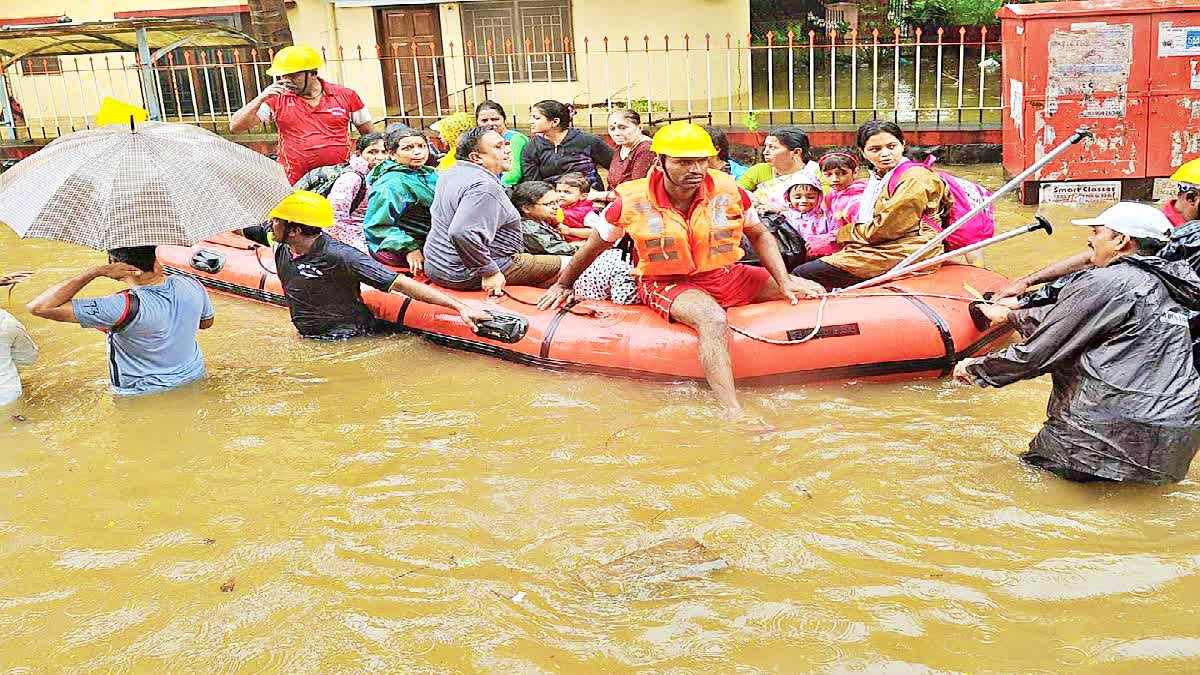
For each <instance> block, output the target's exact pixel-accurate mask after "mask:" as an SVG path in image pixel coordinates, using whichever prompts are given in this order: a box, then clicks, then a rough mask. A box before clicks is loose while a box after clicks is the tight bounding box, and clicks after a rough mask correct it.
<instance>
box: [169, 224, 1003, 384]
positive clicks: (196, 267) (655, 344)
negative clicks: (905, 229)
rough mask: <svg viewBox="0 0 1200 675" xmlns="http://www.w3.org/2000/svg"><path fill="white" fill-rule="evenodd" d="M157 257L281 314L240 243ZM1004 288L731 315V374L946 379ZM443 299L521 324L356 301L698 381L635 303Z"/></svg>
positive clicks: (958, 280)
mask: <svg viewBox="0 0 1200 675" xmlns="http://www.w3.org/2000/svg"><path fill="white" fill-rule="evenodd" d="M158 257H159V259H160V260H161V262H162V264H163V266H164V267H165V268H166V271H167V272H168V273H170V274H185V275H188V276H190V277H193V278H195V279H197V280H199V281H200V282H201V283H203V284H204V285H205V286H207V287H209V288H211V289H213V290H215V291H220V292H222V293H228V294H230V295H236V296H239V297H243V298H249V299H252V300H257V301H260V302H265V303H268V304H272V305H279V306H285V300H284V297H283V289H282V287H281V286H280V282H279V278H278V277H277V276H276V275H275V273H274V268H275V261H274V258H273V256H272V253H271V250H270V249H269V248H267V247H265V246H261V245H259V244H256V243H253V242H251V241H249V240H247V239H244V238H242V237H239V236H234V235H222V236H220V237H217V238H215V239H211V240H207V241H204V242H202V243H200V244H199V245H197V246H195V247H191V248H188V247H182V246H160V247H159V249H158ZM205 269H207V270H209V271H205ZM1006 282H1007V280H1006V279H1005V278H1004V277H1003V276H1001V275H999V274H997V273H995V272H992V271H990V270H986V269H981V268H978V267H971V266H967V265H945V266H943V267H942V268H941V269H939V270H938V271H936V272H934V273H932V274H923V275H915V276H912V277H908V278H902V279H899V280H897V281H895V282H893V283H889V284H887V285H885V286H881V287H877V288H870V289H865V290H863V291H861V292H852V293H849V294H845V295H838V296H832V297H829V298H827V299H826V300H824V301H822V300H818V299H805V300H802V301H800V302H799V303H797V304H796V305H791V304H789V303H787V302H784V301H778V302H769V303H764V304H759V305H750V306H746V307H736V308H733V309H731V310H730V311H729V324H730V327H731V329H732V331H733V334H731V336H730V341H729V346H730V351H731V354H732V357H733V369H734V376H735V377H736V378H737V379H738V380H771V381H784V382H819V381H838V380H848V379H873V380H907V379H921V378H936V377H942V376H945V375H948V374H949V373H950V371H951V369H952V368H953V366H954V363H955V362H956V361H958V360H960V359H963V358H966V357H968V356H972V355H976V354H979V353H982V352H984V351H986V350H987V349H988V348H989V347H990V346H992V345H993V344H994V343H996V342H998V341H1000V340H1002V339H1004V338H1005V337H1007V336H1008V335H1009V333H1010V332H1011V331H1010V329H1008V328H1007V327H996V328H992V329H989V330H987V331H983V332H981V331H980V330H979V329H977V328H976V326H975V324H974V322H973V321H972V320H971V318H970V315H969V313H968V306H969V303H970V301H971V300H972V299H973V298H972V297H971V291H972V290H978V291H979V292H986V291H988V290H994V289H996V288H999V287H1000V286H1002V285H1003V284H1005V283H1006ZM447 292H448V293H449V294H451V295H454V296H456V297H459V298H461V299H463V300H465V301H467V302H470V303H474V304H475V305H476V306H479V307H482V308H485V309H488V310H490V311H494V312H497V313H503V314H509V315H520V316H523V317H525V318H526V319H527V320H528V327H527V329H525V330H524V333H523V335H522V336H521V337H520V339H517V340H516V341H515V342H511V343H508V342H503V341H500V340H493V339H488V338H484V337H480V336H477V335H475V334H474V333H472V332H471V331H470V329H468V328H467V327H466V326H465V325H464V324H463V323H462V321H461V320H460V319H459V317H458V314H457V313H456V312H453V311H451V310H448V309H446V308H443V307H437V306H434V305H428V304H425V303H422V302H416V301H413V300H412V299H410V298H408V297H406V296H404V295H401V294H399V293H383V292H380V291H377V290H375V289H372V288H368V287H366V286H364V287H363V299H364V301H365V302H366V304H367V306H368V307H370V309H371V311H372V312H374V313H375V315H376V316H377V317H378V318H380V319H382V320H384V321H386V322H389V323H391V324H394V325H395V326H396V327H397V328H398V329H401V330H404V331H408V332H412V333H416V334H418V335H422V336H424V337H426V338H429V339H430V340H432V341H434V342H436V343H438V344H442V345H446V346H448V347H454V348H456V349H465V350H468V351H473V352H478V353H481V354H488V355H492V356H497V357H500V358H504V359H508V360H510V361H515V362H518V363H524V364H528V365H534V366H542V367H548V368H557V369H575V370H582V371H590V372H598V373H606V374H613V375H624V376H633V377H650V378H659V379H663V378H665V379H679V378H700V377H702V376H703V373H702V372H701V370H700V363H699V359H698V357H697V337H696V334H695V333H694V332H693V331H691V330H690V329H688V328H686V327H684V326H680V325H677V324H671V323H668V322H666V321H664V320H663V319H662V318H660V317H659V316H658V315H656V314H654V313H653V312H651V311H650V310H649V309H647V308H646V307H643V306H641V305H632V306H622V305H614V304H611V303H608V302H600V301H595V300H585V301H582V302H579V303H577V304H574V305H572V306H571V307H568V308H561V309H557V310H545V311H539V310H538V309H537V307H535V306H534V305H533V303H535V302H536V300H537V298H538V297H540V296H541V293H542V291H541V290H540V289H537V288H527V287H516V288H510V289H508V292H509V297H505V298H502V299H501V300H499V301H494V302H493V301H487V300H485V299H484V297H483V294H482V293H481V292H479V291H475V292H458V291H447Z"/></svg>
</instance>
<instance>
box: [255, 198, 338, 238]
mask: <svg viewBox="0 0 1200 675" xmlns="http://www.w3.org/2000/svg"><path fill="white" fill-rule="evenodd" d="M270 216H271V217H272V218H279V219H280V220H286V221H288V222H289V223H297V224H300V225H308V226H309V227H319V228H322V229H324V228H326V227H333V205H332V204H330V203H329V200H328V199H326V198H325V197H323V196H321V195H319V194H317V193H316V192H309V191H308V190H296V191H295V192H293V193H292V194H290V195H288V196H286V197H284V198H283V201H281V202H279V204H278V205H277V206H276V207H275V208H273V209H271V213H270Z"/></svg>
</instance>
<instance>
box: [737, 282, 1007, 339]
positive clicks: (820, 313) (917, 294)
mask: <svg viewBox="0 0 1200 675" xmlns="http://www.w3.org/2000/svg"><path fill="white" fill-rule="evenodd" d="M819 297H820V298H821V306H820V307H818V308H817V325H816V326H813V329H812V331H810V332H809V333H808V335H805V336H804V337H802V338H798V339H796V340H775V339H772V338H769V337H764V336H762V335H756V334H754V333H751V332H750V331H748V330H745V329H743V328H738V327H737V326H734V325H730V326H729V330H731V331H733V332H735V333H737V334H738V335H742V336H745V337H748V338H750V339H751V340H757V341H759V342H765V343H767V344H769V345H781V346H786V345H798V344H803V343H805V342H808V341H809V340H811V339H813V338H815V337H816V336H817V334H818V333H820V332H821V328H822V324H823V323H824V319H825V304H826V303H827V302H829V299H830V298H906V297H907V298H942V299H945V300H961V301H963V302H985V303H987V304H993V303H991V302H989V301H986V300H980V299H979V298H970V297H966V296H962V295H946V294H944V293H925V292H921V291H911V292H904V293H847V294H838V295H833V294H831V293H824V294H822V295H820V296H819Z"/></svg>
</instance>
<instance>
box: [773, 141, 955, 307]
mask: <svg viewBox="0 0 1200 675" xmlns="http://www.w3.org/2000/svg"><path fill="white" fill-rule="evenodd" d="M858 147H859V149H860V150H861V151H862V154H863V156H864V157H866V159H867V161H868V162H870V163H871V165H872V167H873V171H872V172H871V180H870V182H868V183H867V187H866V191H865V192H864V193H863V196H862V202H861V203H860V205H859V209H858V219H857V220H858V222H854V223H848V224H846V225H843V226H842V227H841V228H839V229H838V231H837V242H838V243H839V244H841V245H842V249H841V250H840V251H838V252H837V253H833V254H831V255H827V256H825V257H823V258H818V259H817V260H811V261H809V262H806V263H804V264H803V265H800V266H799V267H797V268H796V269H794V270H792V274H794V275H796V276H798V277H804V278H805V279H811V280H813V281H815V282H817V283H819V284H821V285H822V286H825V287H826V288H845V287H847V286H852V285H854V284H856V283H858V282H860V281H863V280H864V279H870V278H873V277H877V276H879V275H880V274H883V273H884V272H887V271H888V270H890V269H892V268H893V267H895V266H896V265H897V264H898V263H899V262H900V261H902V260H904V258H906V257H907V256H908V255H910V254H912V253H914V252H916V251H917V250H918V249H919V248H921V246H923V245H924V244H926V243H928V242H929V241H930V240H932V239H933V238H934V237H936V236H937V233H938V231H937V230H936V229H934V227H933V226H932V225H930V224H929V222H928V221H930V220H932V221H934V222H936V221H937V219H938V215H939V214H941V213H943V212H946V211H947V210H948V209H949V207H950V205H951V204H950V200H951V199H952V197H951V196H950V193H949V191H948V190H947V189H946V184H945V183H944V182H943V181H942V179H941V178H940V177H938V175H937V174H936V173H934V172H932V171H930V170H929V169H927V168H925V167H923V166H914V167H910V168H908V169H906V170H905V171H904V173H903V175H902V176H901V177H900V180H899V181H897V182H896V185H895V186H894V189H889V188H891V187H892V186H890V183H891V182H892V181H891V178H892V173H893V172H894V171H895V170H896V168H897V167H899V166H900V165H901V164H903V163H905V162H908V161H909V160H908V159H905V157H904V132H903V131H901V130H900V127H898V126H896V125H895V124H893V123H892V122H888V121H886V120H871V121H870V122H867V123H866V124H864V125H862V126H861V127H859V128H858ZM926 216H928V217H926ZM942 251H943V248H942V246H941V245H938V246H935V247H933V248H932V249H931V250H930V251H929V253H927V254H926V255H925V256H924V258H932V257H933V256H936V255H940V254H941V253H942Z"/></svg>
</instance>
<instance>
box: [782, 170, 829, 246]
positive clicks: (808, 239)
mask: <svg viewBox="0 0 1200 675" xmlns="http://www.w3.org/2000/svg"><path fill="white" fill-rule="evenodd" d="M783 197H784V199H785V200H786V201H787V205H788V207H787V209H786V210H784V211H783V213H782V215H783V218H784V220H786V221H787V224H788V226H789V227H791V228H792V229H793V230H794V231H795V232H796V234H799V235H800V236H801V237H804V243H805V245H806V247H807V249H808V257H809V259H812V258H819V257H821V256H824V255H829V254H830V253H834V252H836V251H837V250H838V249H840V248H841V247H840V246H838V244H837V226H836V225H835V224H834V222H833V220H832V219H831V218H830V217H829V216H828V214H827V213H826V212H825V209H824V208H822V206H821V204H822V201H823V196H822V193H821V179H820V178H817V175H816V174H815V173H813V172H811V171H800V172H797V173H795V174H793V175H792V177H791V179H790V180H789V183H788V185H787V187H785V188H784V191H783Z"/></svg>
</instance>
